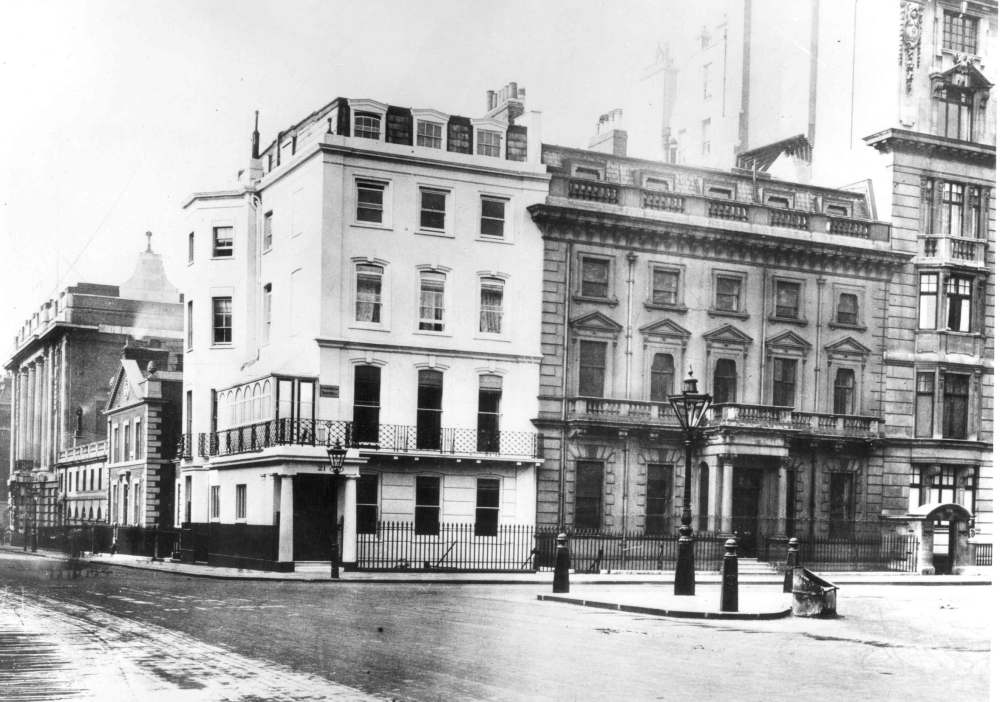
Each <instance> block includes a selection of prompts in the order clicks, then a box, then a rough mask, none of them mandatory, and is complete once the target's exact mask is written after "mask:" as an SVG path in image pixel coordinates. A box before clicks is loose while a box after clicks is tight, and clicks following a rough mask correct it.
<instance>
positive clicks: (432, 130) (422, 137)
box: [417, 122, 441, 149]
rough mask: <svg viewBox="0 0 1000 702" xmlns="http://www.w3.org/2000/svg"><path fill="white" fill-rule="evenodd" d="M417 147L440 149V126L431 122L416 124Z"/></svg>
mask: <svg viewBox="0 0 1000 702" xmlns="http://www.w3.org/2000/svg"><path fill="white" fill-rule="evenodd" d="M417 146H426V147H428V148H431V149H440V148H441V125H440V124H434V123H433V122H417Z"/></svg>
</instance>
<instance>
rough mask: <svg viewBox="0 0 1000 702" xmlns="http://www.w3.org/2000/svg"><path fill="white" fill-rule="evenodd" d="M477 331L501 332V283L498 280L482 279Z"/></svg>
mask: <svg viewBox="0 0 1000 702" xmlns="http://www.w3.org/2000/svg"><path fill="white" fill-rule="evenodd" d="M479 331H481V332H486V333H489V334H499V333H501V332H502V331H503V281H502V280H500V279H498V278H484V279H483V281H482V283H481V284H480V300H479Z"/></svg>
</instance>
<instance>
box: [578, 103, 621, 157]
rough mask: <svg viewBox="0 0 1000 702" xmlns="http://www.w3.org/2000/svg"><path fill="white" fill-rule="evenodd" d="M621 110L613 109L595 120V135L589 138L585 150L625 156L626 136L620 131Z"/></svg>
mask: <svg viewBox="0 0 1000 702" xmlns="http://www.w3.org/2000/svg"><path fill="white" fill-rule="evenodd" d="M623 126H624V125H623V124H622V111H621V108H615V109H614V110H611V111H610V112H606V113H605V114H603V115H601V117H600V119H598V120H597V134H596V135H594V136H592V137H591V138H590V143H589V144H587V148H588V149H590V150H591V151H599V152H601V153H602V154H613V155H615V156H626V155H627V154H626V151H627V146H628V134H627V133H626V132H625V130H624V129H622V127H623Z"/></svg>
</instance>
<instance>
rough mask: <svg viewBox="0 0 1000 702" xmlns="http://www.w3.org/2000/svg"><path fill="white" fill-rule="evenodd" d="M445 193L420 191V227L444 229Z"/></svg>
mask: <svg viewBox="0 0 1000 702" xmlns="http://www.w3.org/2000/svg"><path fill="white" fill-rule="evenodd" d="M444 216H445V193H441V192H436V191H433V190H421V191H420V226H421V227H422V228H423V229H444Z"/></svg>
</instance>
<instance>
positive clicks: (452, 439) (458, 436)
mask: <svg viewBox="0 0 1000 702" xmlns="http://www.w3.org/2000/svg"><path fill="white" fill-rule="evenodd" d="M335 444H339V445H341V446H345V447H350V448H368V449H372V450H382V451H390V452H399V453H405V452H414V451H433V452H437V453H442V454H475V455H479V454H482V455H497V456H524V457H529V458H538V457H540V455H541V450H542V443H541V439H540V437H539V436H538V434H535V433H534V432H527V431H493V430H481V429H451V428H443V429H442V428H437V427H432V428H424V427H416V426H406V425H400V424H378V425H374V424H370V425H365V424H355V423H354V422H345V421H339V420H319V419H315V420H314V419H272V420H268V421H266V422H257V423H255V424H247V425H245V426H242V427H235V428H232V429H224V430H222V431H217V432H212V433H209V434H201V435H200V436H199V441H198V453H199V455H201V456H229V455H233V454H241V453H253V452H255V451H260V450H262V449H265V448H270V447H272V446H289V445H292V446H333V445H335Z"/></svg>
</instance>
